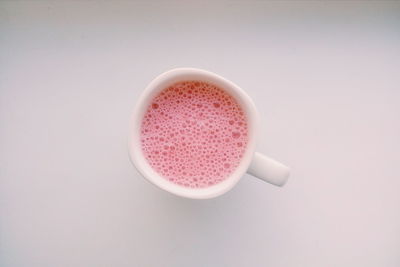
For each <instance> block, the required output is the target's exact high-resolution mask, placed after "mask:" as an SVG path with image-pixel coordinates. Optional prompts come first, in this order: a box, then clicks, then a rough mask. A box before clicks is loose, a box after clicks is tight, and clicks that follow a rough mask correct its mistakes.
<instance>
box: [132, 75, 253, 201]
mask: <svg viewBox="0 0 400 267" xmlns="http://www.w3.org/2000/svg"><path fill="white" fill-rule="evenodd" d="M188 80H199V81H204V82H207V83H211V84H214V85H216V86H218V87H219V88H221V89H222V90H225V91H226V92H227V93H229V94H230V95H232V96H233V97H234V98H235V99H236V101H238V103H239V104H240V106H241V107H242V109H243V111H244V112H245V115H246V119H247V123H248V143H247V146H246V151H245V153H244V155H243V157H242V159H241V161H240V163H239V165H238V166H237V167H236V169H235V170H234V171H233V172H232V173H231V175H230V176H229V177H227V178H226V179H225V180H223V181H222V182H220V183H217V184H215V185H211V186H209V187H205V188H189V187H183V186H181V185H178V184H175V183H173V182H171V181H168V180H167V179H165V178H163V177H162V176H161V175H160V174H158V173H157V172H156V171H155V170H154V169H153V168H152V167H151V166H150V165H149V163H148V162H147V160H146V159H145V157H144V155H143V151H142V149H141V142H140V135H141V134H140V129H141V124H142V120H143V117H144V114H145V112H146V111H147V108H148V106H149V104H150V102H151V100H152V99H154V97H155V96H156V95H157V94H158V93H159V92H160V91H162V90H163V89H165V88H166V87H168V86H170V85H172V84H174V83H176V82H180V81H188ZM257 127H258V113H257V110H256V107H255V105H254V103H253V101H252V99H251V98H250V97H249V96H248V95H247V94H246V93H245V92H244V91H243V90H242V89H241V88H240V87H239V86H237V85H236V84H234V83H232V82H231V81H229V80H227V79H225V78H223V77H221V76H219V75H217V74H215V73H212V72H210V71H206V70H202V69H196V68H175V69H171V70H169V71H166V72H164V73H162V74H160V75H159V76H157V77H156V78H155V79H154V80H152V81H151V82H150V83H149V85H148V86H147V87H146V88H145V89H144V91H143V92H142V94H141V95H140V97H139V99H138V101H137V103H136V105H135V107H134V109H133V112H132V116H131V120H130V133H129V137H128V138H129V139H128V149H129V156H130V159H131V161H132V163H133V165H134V166H135V167H136V169H137V170H138V171H139V172H140V173H141V174H142V175H143V176H144V177H145V178H146V180H148V181H150V182H151V183H152V184H154V185H156V186H158V187H159V188H161V189H163V190H165V191H168V192H170V193H172V194H175V195H177V196H181V197H186V198H193V199H208V198H214V197H217V196H220V195H222V194H224V193H226V192H228V191H229V190H230V189H232V188H233V187H234V186H235V185H236V184H237V183H238V182H239V180H240V179H241V177H242V176H243V175H244V174H245V172H246V171H247V169H248V167H249V165H250V163H251V160H252V158H253V155H254V152H255V146H256V139H257V138H256V137H257V136H256V135H257V130H258V129H257Z"/></svg>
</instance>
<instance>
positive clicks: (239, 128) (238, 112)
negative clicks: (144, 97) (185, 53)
mask: <svg viewBox="0 0 400 267" xmlns="http://www.w3.org/2000/svg"><path fill="white" fill-rule="evenodd" d="M247 133H248V130H247V120H246V117H245V114H244V112H243V110H242V108H241V107H240V105H239V104H238V103H237V101H236V100H235V99H234V98H233V97H232V96H231V95H229V94H228V93H226V92H225V91H223V90H222V89H220V88H218V87H216V86H214V85H211V84H208V83H204V82H199V81H184V82H179V83H176V84H174V85H173V86H170V87H168V88H166V89H164V90H162V91H161V93H160V94H159V95H157V96H156V97H155V98H154V99H153V101H152V103H151V104H150V105H149V107H148V109H147V111H146V113H145V116H144V118H143V122H142V126H141V144H142V150H143V152H144V156H145V157H146V159H147V161H148V162H149V164H150V166H152V167H153V169H155V170H156V171H157V172H158V173H159V174H160V175H161V176H162V177H164V178H165V179H167V180H169V181H171V182H173V183H176V184H178V185H181V186H185V187H192V188H204V187H208V186H212V185H214V184H217V183H219V182H221V181H223V180H224V179H226V178H227V177H228V176H229V175H230V174H231V173H232V172H233V171H234V170H235V169H236V167H237V166H238V165H239V162H240V160H241V158H242V157H243V154H244V151H245V148H246V145H247V140H248V136H247Z"/></svg>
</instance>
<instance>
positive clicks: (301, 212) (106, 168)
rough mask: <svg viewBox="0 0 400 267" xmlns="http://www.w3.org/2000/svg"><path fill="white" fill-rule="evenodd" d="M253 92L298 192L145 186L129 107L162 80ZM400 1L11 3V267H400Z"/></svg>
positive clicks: (7, 64) (7, 242) (266, 141)
mask: <svg viewBox="0 0 400 267" xmlns="http://www.w3.org/2000/svg"><path fill="white" fill-rule="evenodd" d="M174 67H197V68H203V69H206V70H210V71H213V72H216V73H218V74H220V75H222V76H224V77H226V78H228V79H230V80H232V81H233V82H235V83H237V84H238V85H239V86H241V87H242V88H243V89H244V90H246V91H247V93H248V94H249V95H250V96H251V97H252V98H253V99H254V101H255V103H256V105H257V107H258V108H259V112H260V115H261V118H262V119H261V121H262V125H261V127H262V136H263V138H262V139H261V140H260V141H259V146H258V150H259V151H261V152H264V153H266V154H268V155H270V156H271V157H274V158H276V159H278V160H280V161H282V162H284V163H286V164H288V165H289V166H291V168H292V176H291V178H290V180H289V182H288V184H287V185H286V186H285V187H283V188H278V187H274V186H272V185H269V184H267V183H263V182H262V181H260V180H258V179H255V178H253V177H251V176H249V175H245V176H244V177H243V179H242V180H241V181H240V182H239V183H238V184H237V186H236V187H235V188H234V189H233V190H232V191H230V192H229V193H227V194H225V195H223V196H221V197H219V198H216V199H212V200H206V201H196V200H187V199H181V198H178V197H175V196H173V195H171V194H169V193H166V192H163V191H161V190H160V189H158V188H156V187H154V186H153V185H151V184H149V183H148V182H146V181H145V180H144V179H143V178H142V177H141V176H140V175H139V174H138V172H137V171H136V170H135V169H134V167H133V166H132V165H131V163H130V161H129V159H128V154H127V138H128V122H129V117H130V112H131V110H132V108H133V106H134V103H135V101H136V100H137V98H138V96H139V94H140V93H141V91H142V90H143V88H144V87H145V86H146V85H147V84H148V83H149V82H150V81H151V80H152V79H153V78H154V77H155V76H157V75H158V74H160V73H161V72H163V71H165V70H168V69H171V68H174ZM399 70H400V2H367V1H365V2H325V1H321V2H319V1H315V2H263V1H260V2H259V1H257V2H236V1H235V2H218V3H215V2H209V3H208V4H207V3H203V2H202V1H198V2H193V1H189V2H185V1H179V2H172V3H169V4H167V3H166V2H160V3H157V2H150V3H145V2H143V3H139V2H136V3H135V2H115V1H108V2H106V1H101V2H94V1H88V2H78V1H65V2H62V1H54V2H53V1H51V2H38V1H29V2H24V1H12V2H5V1H2V2H0V266H2V267H25V266H29V267H54V266H56V267H64V266H65V267H67V266H68V267H69V266H73V267H81V266H82V267H88V266H96V267H97V266H107V267H108V266H113V267H114V266H115V267H122V266H163V267H164V266H178V267H180V266H182V267H187V266H196V267H197V266H198V267H201V266H234V267H236V266H256V267H258V266H263V267H264V266H274V267H276V266H278V267H279V266H282V267H283V266H284V267H299V266H305V267H310V266H311V267H314V266H315V267H321V266H324V267H325V266H352V267H354V266H363V267H369V266H371V267H372V266H374V267H375V266H378V267H397V266H400V191H399V190H400V170H399V165H400V142H399V137H400V88H399V86H400V75H399V74H400V73H399Z"/></svg>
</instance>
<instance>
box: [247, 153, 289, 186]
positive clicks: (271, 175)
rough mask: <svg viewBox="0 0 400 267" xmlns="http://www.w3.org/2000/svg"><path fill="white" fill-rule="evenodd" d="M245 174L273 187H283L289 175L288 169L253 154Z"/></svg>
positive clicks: (265, 157) (278, 163)
mask: <svg viewBox="0 0 400 267" xmlns="http://www.w3.org/2000/svg"><path fill="white" fill-rule="evenodd" d="M247 173H249V174H251V175H253V176H255V177H257V178H259V179H261V180H263V181H265V182H268V183H270V184H273V185H277V186H283V185H284V184H285V183H286V182H287V180H288V178H289V174H290V169H289V167H286V166H285V165H283V164H282V163H280V162H277V161H276V160H274V159H271V158H269V157H267V156H265V155H263V154H261V153H258V152H256V153H254V156H253V159H252V161H251V163H250V167H249V169H248V170H247Z"/></svg>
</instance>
